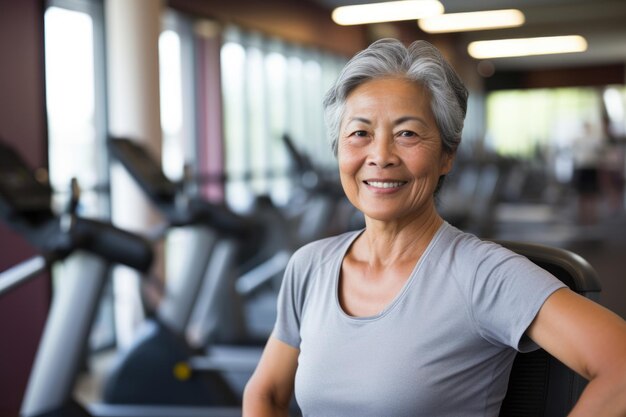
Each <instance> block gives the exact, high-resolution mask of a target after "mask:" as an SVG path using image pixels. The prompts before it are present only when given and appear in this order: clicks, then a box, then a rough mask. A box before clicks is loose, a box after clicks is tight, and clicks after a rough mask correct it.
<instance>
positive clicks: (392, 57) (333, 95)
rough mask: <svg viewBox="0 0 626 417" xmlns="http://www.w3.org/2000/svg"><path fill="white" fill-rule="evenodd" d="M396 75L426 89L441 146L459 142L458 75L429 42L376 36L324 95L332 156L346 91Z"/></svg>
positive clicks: (462, 91)
mask: <svg viewBox="0 0 626 417" xmlns="http://www.w3.org/2000/svg"><path fill="white" fill-rule="evenodd" d="M397 76H400V77H403V78H405V79H407V80H409V81H413V82H417V83H419V84H420V85H422V86H423V87H424V88H426V89H427V90H428V92H429V93H430V96H431V104H430V106H431V110H432V112H433V115H434V117H435V121H436V123H437V128H438V129H439V134H440V135H441V141H442V146H443V149H444V150H445V151H446V152H448V153H454V152H455V151H456V149H457V147H458V146H459V143H460V142H461V132H462V130H463V120H464V119H465V114H466V112H467V96H468V92H467V88H465V86H464V85H463V82H462V81H461V79H460V78H459V76H458V75H457V74H456V72H455V71H454V69H453V68H452V66H450V64H449V63H448V62H447V61H446V60H445V59H444V57H443V56H442V55H441V53H440V52H439V50H438V49H437V48H435V47H434V46H433V45H432V44H430V43H429V42H426V41H421V40H420V41H415V42H413V43H412V44H411V45H410V46H409V47H408V48H407V47H405V46H404V45H403V44H402V43H401V42H400V41H398V40H396V39H380V40H378V41H376V42H374V43H372V44H371V45H370V46H369V47H368V48H367V49H365V50H363V51H361V52H359V53H358V54H356V55H355V56H354V57H353V58H352V59H351V60H350V61H349V62H348V63H347V64H346V66H345V67H344V68H343V70H342V71H341V74H339V77H338V78H337V81H335V84H334V85H333V86H332V87H331V88H330V90H329V91H328V92H327V93H326V96H325V97H324V118H325V121H326V128H327V129H328V134H329V137H330V139H331V146H332V149H333V152H334V154H335V156H337V141H338V139H339V128H340V124H341V119H342V117H343V113H344V109H345V104H346V99H347V97H348V95H349V94H350V92H352V91H353V90H354V89H355V88H356V87H358V86H359V85H361V84H363V83H365V82H367V81H370V80H372V79H376V78H384V77H397Z"/></svg>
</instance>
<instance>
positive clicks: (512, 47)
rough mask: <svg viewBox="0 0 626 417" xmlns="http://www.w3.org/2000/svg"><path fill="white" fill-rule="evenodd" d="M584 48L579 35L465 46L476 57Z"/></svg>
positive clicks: (537, 53)
mask: <svg viewBox="0 0 626 417" xmlns="http://www.w3.org/2000/svg"><path fill="white" fill-rule="evenodd" d="M586 50H587V41H586V40H585V38H583V37H582V36H579V35H570V36H548V37H541V38H519V39H501V40H493V41H476V42H472V43H470V44H469V46H468V47H467V52H469V54H470V55H471V56H472V57H474V58H476V59H488V58H506V57H514V56H529V55H547V54H564V53H570V52H583V51H586Z"/></svg>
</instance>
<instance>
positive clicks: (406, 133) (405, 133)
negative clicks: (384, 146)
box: [398, 130, 417, 138]
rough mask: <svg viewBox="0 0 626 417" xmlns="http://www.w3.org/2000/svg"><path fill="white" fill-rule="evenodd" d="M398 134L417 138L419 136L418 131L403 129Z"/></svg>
mask: <svg viewBox="0 0 626 417" xmlns="http://www.w3.org/2000/svg"><path fill="white" fill-rule="evenodd" d="M398 136H399V137H401V138H415V137H417V133H415V132H412V131H410V130H403V131H401V132H400V133H399V134H398Z"/></svg>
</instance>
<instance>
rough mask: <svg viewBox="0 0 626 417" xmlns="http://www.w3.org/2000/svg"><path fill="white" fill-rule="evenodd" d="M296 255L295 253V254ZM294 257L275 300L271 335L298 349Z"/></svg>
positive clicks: (297, 300)
mask: <svg viewBox="0 0 626 417" xmlns="http://www.w3.org/2000/svg"><path fill="white" fill-rule="evenodd" d="M296 254H297V252H296ZM295 257H296V255H294V256H292V258H291V259H290V260H289V263H288V264H287V268H286V269H285V274H284V277H283V281H282V283H281V287H280V291H279V293H278V300H277V314H276V323H275V324H274V330H273V332H272V335H273V336H274V337H276V338H277V339H278V340H280V341H282V342H285V343H287V344H288V345H289V346H292V347H295V348H297V349H299V347H300V313H301V311H302V308H301V307H302V306H301V303H300V302H299V299H300V297H299V295H298V293H299V291H298V285H297V283H296V280H297V274H296V272H295V271H296V269H297V268H296V266H295V263H296V262H295Z"/></svg>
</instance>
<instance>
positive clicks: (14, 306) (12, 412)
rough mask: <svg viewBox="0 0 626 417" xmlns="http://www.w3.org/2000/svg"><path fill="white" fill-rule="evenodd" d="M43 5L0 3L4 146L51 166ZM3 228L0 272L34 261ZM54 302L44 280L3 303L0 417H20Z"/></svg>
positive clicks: (35, 1)
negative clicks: (52, 302)
mask: <svg viewBox="0 0 626 417" xmlns="http://www.w3.org/2000/svg"><path fill="white" fill-rule="evenodd" d="M43 13H44V3H43V1H42V0H21V1H14V0H0V62H1V64H0V140H1V141H3V142H5V143H9V144H11V145H13V146H15V147H16V148H17V150H18V152H19V153H20V154H21V155H22V156H23V157H24V158H25V159H26V161H27V162H28V163H29V164H30V165H31V166H32V167H33V168H35V167H42V166H46V165H47V140H46V120H45V98H44V97H45V95H44V90H45V89H44V53H43ZM34 253H35V252H34V250H33V248H32V247H31V246H30V245H29V244H28V243H26V241H25V240H24V239H22V238H21V237H20V236H18V235H17V234H15V233H13V232H12V231H11V230H10V229H9V228H8V227H7V226H6V225H5V224H3V223H1V222H0V271H4V270H6V269H7V268H9V267H10V266H12V265H14V264H15V263H17V262H19V261H21V260H24V259H27V258H28V257H30V256H32V255H34ZM49 300H50V280H49V277H48V276H47V275H46V276H42V277H39V278H36V279H35V280H33V281H31V282H29V283H27V284H25V285H23V286H21V287H18V288H16V289H14V290H13V291H11V292H9V293H7V294H5V295H4V296H2V297H0V415H1V416H6V417H11V416H17V415H18V413H19V407H20V404H21V401H22V396H23V393H24V389H25V388H26V383H27V380H28V374H29V372H30V368H31V365H32V361H33V359H34V355H35V352H36V349H37V344H38V342H39V338H40V336H41V331H42V329H43V324H44V322H45V318H46V315H47V311H48V307H49Z"/></svg>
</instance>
